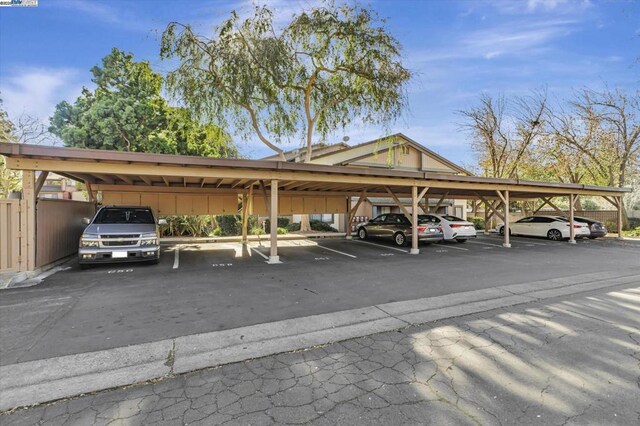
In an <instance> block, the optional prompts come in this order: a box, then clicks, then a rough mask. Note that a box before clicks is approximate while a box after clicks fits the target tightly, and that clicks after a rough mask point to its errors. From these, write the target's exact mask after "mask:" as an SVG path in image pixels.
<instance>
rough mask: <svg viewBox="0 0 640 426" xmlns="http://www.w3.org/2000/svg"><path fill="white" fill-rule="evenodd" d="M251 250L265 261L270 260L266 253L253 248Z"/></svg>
mask: <svg viewBox="0 0 640 426" xmlns="http://www.w3.org/2000/svg"><path fill="white" fill-rule="evenodd" d="M251 250H253V251H254V252H255V253H258V254H259V255H260V256H262V257H263V258H264V259H266V260H269V256H267V255H265V254H264V253H261V252H260V251H259V250H258V249H256V248H255V247H251Z"/></svg>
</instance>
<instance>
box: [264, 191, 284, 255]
mask: <svg viewBox="0 0 640 426" xmlns="http://www.w3.org/2000/svg"><path fill="white" fill-rule="evenodd" d="M269 214H270V216H271V226H270V228H271V230H270V238H271V250H270V253H269V260H268V261H267V263H269V264H276V263H282V262H280V257H279V256H278V181H277V180H276V179H273V180H272V181H271V208H270V209H269Z"/></svg>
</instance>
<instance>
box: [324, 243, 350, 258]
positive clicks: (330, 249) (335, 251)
mask: <svg viewBox="0 0 640 426" xmlns="http://www.w3.org/2000/svg"><path fill="white" fill-rule="evenodd" d="M317 247H320V248H321V249H324V250H329V251H332V252H334V253H338V254H341V255H343V256H348V257H352V258H354V259H357V258H358V256H354V255H352V254H349V253H344V252H342V251H339V250H334V249H332V248H329V247H325V246H321V245H320V244H318V245H317Z"/></svg>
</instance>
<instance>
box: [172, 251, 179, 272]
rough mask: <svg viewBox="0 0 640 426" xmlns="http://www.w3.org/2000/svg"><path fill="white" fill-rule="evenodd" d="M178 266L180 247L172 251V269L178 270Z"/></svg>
mask: <svg viewBox="0 0 640 426" xmlns="http://www.w3.org/2000/svg"><path fill="white" fill-rule="evenodd" d="M179 265H180V247H178V246H176V248H175V249H174V250H173V269H178V266H179Z"/></svg>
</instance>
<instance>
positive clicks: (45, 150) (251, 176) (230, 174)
mask: <svg viewBox="0 0 640 426" xmlns="http://www.w3.org/2000/svg"><path fill="white" fill-rule="evenodd" d="M0 154H2V155H4V156H6V157H7V166H8V167H9V168H11V169H17V170H42V171H49V172H55V173H58V174H61V175H63V176H66V177H68V178H71V179H74V180H78V181H80V182H87V183H89V184H91V186H92V189H93V190H110V191H118V190H120V191H131V190H135V191H153V192H189V193H198V192H201V193H205V192H206V193H212V192H218V193H224V192H230V193H245V192H246V191H248V188H249V187H250V186H252V185H255V184H258V183H259V182H260V181H263V182H264V185H265V186H269V184H270V181H271V180H277V181H278V187H279V189H280V193H281V194H309V195H314V194H315V195H320V194H321V195H357V194H359V193H361V192H362V191H364V190H366V191H367V196H383V197H387V196H388V195H389V193H388V191H387V188H390V189H391V190H392V191H393V192H394V193H395V194H397V195H401V194H406V195H410V194H411V191H412V187H414V186H418V187H428V188H429V191H428V194H437V195H445V194H446V196H447V198H459V199H477V198H479V197H486V198H496V191H509V192H510V198H511V199H512V200H518V199H520V200H524V199H534V198H541V197H555V196H566V195H569V194H573V195H588V196H589V195H590V196H605V197H619V196H621V195H623V194H624V193H625V192H628V191H630V189H628V188H613V187H602V186H592V185H582V184H565V183H551V182H533V181H526V180H520V179H496V178H486V177H477V176H461V175H450V174H437V173H429V172H417V171H403V170H392V169H385V168H371V167H367V168H365V167H353V166H350V167H345V166H325V165H318V164H306V163H291V162H283V161H272V160H238V159H219V158H205V157H192V156H184V155H167V154H147V153H133V152H120V151H104V150H90V149H78V148H61V147H51V146H36V145H26V144H12V143H0Z"/></svg>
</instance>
